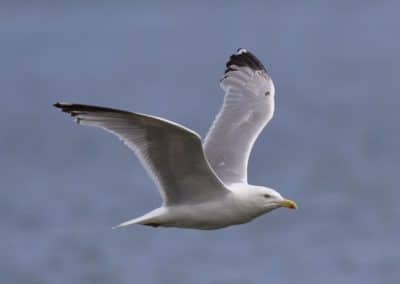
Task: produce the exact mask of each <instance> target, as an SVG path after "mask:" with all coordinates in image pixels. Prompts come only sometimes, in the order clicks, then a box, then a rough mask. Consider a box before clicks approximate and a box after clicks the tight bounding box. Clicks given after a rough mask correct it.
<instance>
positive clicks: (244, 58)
mask: <svg viewBox="0 0 400 284" xmlns="http://www.w3.org/2000/svg"><path fill="white" fill-rule="evenodd" d="M232 65H236V66H238V67H242V66H245V67H250V68H251V69H253V70H255V71H257V70H264V71H265V72H267V70H266V69H265V67H264V65H263V64H262V63H261V61H260V60H259V59H258V58H257V57H256V56H255V55H254V54H252V53H251V52H250V51H248V50H247V49H245V48H238V49H237V50H236V53H235V54H232V55H231V56H230V58H229V60H228V62H227V63H226V69H225V74H226V73H227V72H229V71H233V70H235V69H234V68H232Z"/></svg>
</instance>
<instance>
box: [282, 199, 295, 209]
mask: <svg viewBox="0 0 400 284" xmlns="http://www.w3.org/2000/svg"><path fill="white" fill-rule="evenodd" d="M278 205H279V206H282V207H286V208H290V209H297V204H296V202H294V201H293V200H289V199H284V200H282V201H279V202H278Z"/></svg>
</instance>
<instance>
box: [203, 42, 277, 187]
mask: <svg viewBox="0 0 400 284" xmlns="http://www.w3.org/2000/svg"><path fill="white" fill-rule="evenodd" d="M221 88H222V89H223V90H224V91H225V97H224V103H223V105H222V108H221V110H220V111H219V113H218V115H217V117H216V118H215V121H214V123H213V124H212V126H211V128H210V130H209V131H208V134H207V136H206V138H205V141H204V148H205V153H206V156H207V159H208V161H209V162H210V164H211V166H212V167H213V169H214V170H215V171H216V172H217V174H218V176H219V178H220V179H221V180H222V181H223V182H224V183H225V184H230V183H236V182H244V183H247V163H248V160H249V156H250V152H251V149H252V147H253V144H254V142H255V141H256V139H257V137H258V135H259V134H260V133H261V131H262V130H263V128H264V127H265V126H266V125H267V123H268V122H269V120H270V119H271V118H272V116H273V113H274V107H275V102H274V97H275V88H274V84H273V82H272V79H271V78H270V77H269V75H268V74H267V71H266V69H265V67H264V66H263V64H262V63H261V62H260V61H259V60H258V59H257V58H256V57H255V56H254V55H253V54H252V53H250V52H249V51H247V50H245V49H239V50H238V51H237V53H236V54H233V55H232V56H231V57H230V59H229V61H228V62H227V64H226V70H225V74H224V77H223V78H222V80H221Z"/></svg>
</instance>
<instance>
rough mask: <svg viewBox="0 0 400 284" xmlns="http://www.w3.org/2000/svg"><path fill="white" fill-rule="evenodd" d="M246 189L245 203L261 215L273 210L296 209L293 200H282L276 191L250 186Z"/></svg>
mask: <svg viewBox="0 0 400 284" xmlns="http://www.w3.org/2000/svg"><path fill="white" fill-rule="evenodd" d="M250 187H251V188H248V189H247V198H246V199H247V201H248V202H249V205H250V206H251V207H253V208H254V209H256V210H257V211H259V212H260V213H261V214H262V213H266V212H269V211H271V210H273V209H276V208H280V207H285V208H290V209H296V208H297V204H296V202H294V201H293V200H289V199H286V198H283V197H282V195H280V194H279V192H277V191H276V190H274V189H272V188H268V187H263V186H254V185H251V186H250Z"/></svg>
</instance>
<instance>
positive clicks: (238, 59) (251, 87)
mask: <svg viewBox="0 0 400 284" xmlns="http://www.w3.org/2000/svg"><path fill="white" fill-rule="evenodd" d="M220 86H221V88H222V90H223V91H224V92H225V96H224V102H223V105H222V108H221V109H220V111H219V113H218V115H217V116H216V118H215V120H214V122H213V124H212V125H211V128H210V130H209V131H208V133H207V135H206V137H205V139H204V140H202V139H201V137H200V136H199V134H197V133H196V132H194V131H193V130H191V129H189V128H186V127H184V126H182V125H180V124H177V123H175V122H172V121H169V120H166V119H164V118H160V117H156V116H151V115H146V114H142V113H135V112H128V111H123V110H119V109H112V108H106V107H99V106H92V105H83V104H73V103H61V102H58V103H56V104H54V106H55V107H56V108H59V109H61V110H62V111H63V112H65V113H68V114H70V115H71V116H72V117H74V118H75V121H76V122H77V123H78V124H81V125H88V126H95V127H100V128H102V129H104V130H106V131H108V132H110V133H112V134H114V135H116V136H117V137H119V138H120V139H121V140H122V141H123V142H124V143H125V144H126V145H127V146H128V147H129V148H130V149H131V150H132V151H133V152H134V153H135V154H136V156H137V157H138V159H139V160H140V162H141V164H142V165H143V166H144V168H145V169H146V170H147V172H148V174H149V175H150V176H151V178H152V179H153V181H154V183H155V184H156V185H157V188H158V190H159V191H160V194H161V197H162V199H163V203H162V205H161V206H160V207H159V208H157V209H154V210H152V211H150V212H148V213H147V214H144V215H143V216H140V217H138V218H134V219H131V220H129V221H126V222H123V223H121V224H119V225H117V226H115V227H114V228H120V227H125V226H128V225H132V224H141V225H147V226H152V227H159V226H161V227H178V228H188V229H201V230H213V229H220V228H224V227H227V226H231V225H238V224H243V223H247V222H249V221H251V220H253V219H254V218H256V217H258V216H261V215H263V214H264V213H267V212H270V211H272V210H274V209H276V208H279V207H286V208H291V209H296V208H297V205H296V203H295V202H294V201H292V200H289V199H285V198H283V197H282V196H281V194H279V193H278V192H277V191H276V190H274V189H272V188H269V187H264V186H257V185H251V184H248V182H247V164H248V160H249V156H250V152H251V149H252V147H253V145H254V142H255V141H256V139H257V137H258V136H259V134H260V133H261V131H262V130H263V128H264V127H265V126H266V125H267V123H268V122H269V121H270V120H271V118H272V116H273V113H274V109H275V101H274V97H275V87H274V83H273V81H272V79H271V77H270V76H269V74H268V73H267V70H266V69H265V67H264V65H263V64H262V63H261V61H260V60H259V59H258V58H257V57H255V56H254V55H253V54H252V53H251V52H249V51H247V50H246V49H243V48H239V49H238V50H237V52H236V53H235V54H233V55H231V56H230V58H229V60H228V62H227V63H226V69H225V72H224V75H223V77H222V79H221V80H220Z"/></svg>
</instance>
